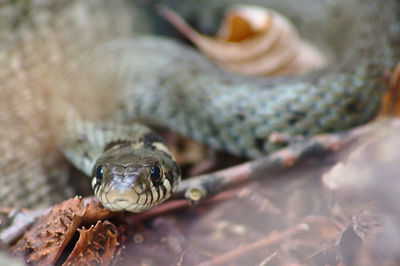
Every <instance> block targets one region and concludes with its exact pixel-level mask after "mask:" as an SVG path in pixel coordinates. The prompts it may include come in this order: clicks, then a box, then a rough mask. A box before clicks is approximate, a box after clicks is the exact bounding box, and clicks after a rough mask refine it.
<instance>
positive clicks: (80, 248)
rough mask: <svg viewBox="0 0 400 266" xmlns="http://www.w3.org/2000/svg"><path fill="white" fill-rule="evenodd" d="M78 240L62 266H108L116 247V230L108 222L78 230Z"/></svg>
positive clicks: (99, 222)
mask: <svg viewBox="0 0 400 266" xmlns="http://www.w3.org/2000/svg"><path fill="white" fill-rule="evenodd" d="M78 231H79V240H78V242H77V243H76V245H75V248H74V250H73V251H72V252H71V254H70V255H69V257H68V258H67V260H66V261H65V263H64V264H63V265H93V264H95V265H108V264H110V262H111V260H112V259H113V257H114V252H115V250H116V247H117V246H118V241H117V234H118V233H117V232H118V230H117V228H116V227H115V226H114V225H113V224H112V223H110V222H109V221H104V222H101V221H98V222H97V224H96V225H95V226H93V225H92V226H91V227H90V228H89V229H85V228H82V229H78Z"/></svg>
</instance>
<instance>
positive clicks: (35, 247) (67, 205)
mask: <svg viewBox="0 0 400 266" xmlns="http://www.w3.org/2000/svg"><path fill="white" fill-rule="evenodd" d="M115 214H117V213H113V212H111V211H109V210H107V209H105V208H104V207H102V206H101V204H100V203H99V202H98V201H97V200H96V199H95V198H94V197H90V198H87V199H86V200H85V199H83V198H80V197H75V198H72V199H68V200H66V201H64V202H62V203H60V204H58V205H56V206H54V207H53V209H52V210H51V211H49V212H48V213H47V212H45V214H43V215H42V217H41V218H40V219H39V220H38V221H37V222H36V223H35V224H34V225H33V227H32V228H31V229H29V230H28V231H27V232H25V233H24V235H23V237H22V238H21V239H20V241H19V242H18V243H17V244H16V245H15V246H14V247H13V248H12V250H13V252H14V254H15V255H17V256H21V257H23V258H24V260H25V262H27V263H29V264H42V265H49V264H54V263H56V262H57V260H58V258H59V257H60V255H61V253H62V252H63V251H64V249H65V247H66V246H67V244H69V242H70V240H71V238H72V236H73V235H74V234H75V232H76V230H78V231H79V232H80V238H79V240H78V242H77V243H76V245H75V247H74V249H73V251H72V253H71V254H70V255H69V257H68V259H67V261H66V265H72V264H73V265H76V264H84V265H90V264H93V263H97V264H99V263H101V264H102V265H107V264H109V263H110V261H111V259H113V257H118V256H119V254H120V251H121V250H120V249H121V248H119V249H118V250H116V246H117V245H118V243H117V232H118V230H117V228H116V227H115V226H114V225H113V224H111V223H110V222H108V221H106V222H98V221H99V220H101V219H106V218H110V217H113V216H115ZM96 222H97V224H96V226H92V227H90V229H88V230H86V229H85V228H83V229H81V230H80V229H78V228H79V227H81V226H82V225H87V224H93V223H96ZM121 241H123V238H122V237H121Z"/></svg>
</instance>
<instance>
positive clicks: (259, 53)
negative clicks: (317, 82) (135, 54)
mask: <svg viewBox="0 0 400 266" xmlns="http://www.w3.org/2000/svg"><path fill="white" fill-rule="evenodd" d="M160 12H161V14H162V15H163V16H164V17H165V18H166V19H167V20H168V21H169V22H171V23H172V24H173V25H174V26H175V27H176V28H177V29H178V30H179V31H180V32H181V33H182V34H183V35H185V36H186V37H187V38H188V39H190V40H191V41H192V42H193V43H194V44H195V45H196V46H197V47H198V48H199V49H200V50H201V51H202V52H203V53H204V54H205V55H206V56H208V57H209V58H210V59H211V60H213V61H214V62H215V63H217V64H218V65H220V66H221V67H223V68H226V69H228V70H231V71H233V72H237V73H241V74H244V75H250V76H269V75H287V74H300V73H305V72H308V71H311V70H315V69H318V68H321V67H322V66H324V65H325V64H326V58H325V57H324V56H323V55H322V54H321V53H320V52H319V51H318V50H317V49H316V48H315V47H314V46H312V45H311V44H309V43H307V42H305V41H303V40H302V39H301V38H300V36H299V34H298V32H297V30H296V29H295V28H294V26H293V25H292V24H291V23H290V22H289V21H288V20H287V19H286V18H285V17H284V16H282V15H281V14H279V13H277V12H275V11H273V10H270V9H267V8H261V7H257V6H244V5H243V6H242V5H240V6H234V7H232V8H231V9H229V10H228V11H227V13H226V15H225V19H224V22H223V25H222V26H221V29H220V31H219V35H218V36H216V37H209V36H205V35H202V34H200V33H198V32H197V31H195V30H194V29H193V28H191V27H190V26H189V25H188V24H187V23H186V22H185V21H184V20H183V19H182V18H181V17H179V15H178V14H176V13H175V12H174V11H172V10H170V9H168V8H165V7H162V8H161V10H160Z"/></svg>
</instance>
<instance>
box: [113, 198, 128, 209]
mask: <svg viewBox="0 0 400 266" xmlns="http://www.w3.org/2000/svg"><path fill="white" fill-rule="evenodd" d="M111 204H112V205H115V206H118V208H120V209H121V210H125V209H127V208H129V206H131V205H132V204H133V202H131V201H130V200H128V199H115V200H113V201H112V202H111Z"/></svg>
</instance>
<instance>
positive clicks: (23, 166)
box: [0, 0, 400, 212]
mask: <svg viewBox="0 0 400 266" xmlns="http://www.w3.org/2000/svg"><path fill="white" fill-rule="evenodd" d="M160 2H162V3H163V4H165V5H167V6H170V7H172V8H173V9H176V10H177V11H178V12H180V13H181V14H182V15H183V16H185V17H186V18H189V19H190V20H191V21H192V22H193V23H194V24H196V25H197V26H198V27H199V28H200V29H205V30H206V31H207V30H209V29H210V28H213V27H215V21H216V19H215V18H216V17H218V16H216V14H219V13H221V10H223V8H225V7H227V6H229V5H230V4H232V3H236V2H244V3H251V4H259V5H267V6H268V7H270V8H273V9H275V10H278V11H280V12H281V13H283V14H284V15H286V16H288V17H289V18H290V19H292V21H294V22H295V24H296V26H298V27H299V31H300V32H301V34H302V35H303V36H304V37H305V38H306V39H309V40H310V41H311V42H313V43H314V44H316V45H317V46H318V47H319V48H320V49H321V50H322V51H323V52H324V53H325V54H326V55H327V56H328V58H330V61H331V64H330V66H329V67H327V68H326V69H323V70H320V71H317V72H315V73H310V74H307V75H302V76H291V77H280V78H264V79H263V78H259V79H254V78H253V79H250V78H246V77H240V76H238V75H234V74H231V73H227V72H225V71H224V70H221V69H219V68H218V67H216V66H215V65H213V64H212V63H210V62H209V61H208V60H207V59H205V58H204V57H203V56H201V55H200V54H199V53H198V52H197V51H195V50H194V49H193V48H191V47H188V46H186V45H184V44H181V43H179V42H177V41H176V40H172V39H171V38H168V37H166V36H161V37H160V36H156V34H158V33H160V32H161V31H162V30H163V29H164V28H166V25H165V24H166V22H165V21H162V19H161V18H159V17H157V16H156V15H154V9H153V7H154V6H155V4H157V3H160ZM399 16H400V3H399V1H397V0H384V1H382V0H368V1H367V0H351V1H350V0H337V1H328V0H320V1H318V0H301V1H299V0H289V1H281V0H270V1H261V0H259V1H257V0H253V1H250V0H249V1H232V0H224V1H201V2H200V1H194V0H190V1H183V0H182V1H178V0H175V1H173V0H170V1H139V0H138V1H131V2H130V1H124V0H118V1H101V0H85V1H83V0H71V1H67V0H61V1H50V0H41V1H39V0H24V1H12V0H10V1H1V2H0V47H1V50H0V65H1V68H0V84H1V97H0V123H1V128H0V150H1V155H0V178H1V179H0V202H1V205H6V206H18V207H29V206H35V207H38V206H43V205H49V204H51V203H53V202H56V201H59V200H61V199H63V198H65V197H67V196H71V195H73V194H74V190H73V189H72V187H71V186H70V185H69V183H68V180H69V178H68V176H69V171H68V169H69V167H68V163H67V162H66V160H65V159H64V156H65V157H67V158H68V159H69V161H70V162H72V163H73V164H74V165H75V166H76V167H77V168H78V169H81V170H82V171H83V172H84V173H86V174H87V175H89V176H90V177H91V180H92V185H93V188H94V191H95V194H96V195H97V196H98V198H99V199H100V200H101V201H102V202H103V204H104V205H105V206H106V207H108V208H110V209H112V210H124V209H127V210H130V211H134V212H139V211H142V210H144V209H148V208H151V207H152V206H154V205H155V204H157V203H159V202H161V201H163V200H165V199H166V198H168V196H169V195H171V193H172V190H173V189H174V188H175V187H176V185H177V183H178V180H179V176H180V173H179V168H178V167H177V165H176V162H175V161H174V159H173V156H172V155H171V153H170V151H169V150H168V147H166V145H165V144H164V142H163V140H162V139H161V138H160V137H159V136H158V135H157V134H156V133H153V132H152V131H151V130H150V129H149V128H148V127H147V126H149V125H150V126H152V125H157V126H162V127H167V128H170V129H172V130H175V131H177V132H180V133H181V134H183V135H187V136H190V137H191V138H193V139H195V140H197V141H200V142H203V143H205V144H207V145H209V146H211V147H213V148H215V149H219V150H227V151H229V152H231V153H233V154H237V155H244V156H247V157H249V158H256V157H260V156H263V155H266V154H269V153H270V152H272V151H274V150H276V149H279V148H280V147H281V146H280V145H279V144H276V143H272V142H270V141H269V136H270V135H271V134H272V133H276V132H278V133H279V132H282V133H286V134H289V135H304V136H311V135H314V134H318V133H322V132H337V131H341V130H345V129H348V128H351V127H354V126H357V125H360V124H362V123H365V122H367V121H369V120H370V119H371V118H373V117H374V115H375V114H376V112H377V110H378V108H379V102H380V98H381V96H382V93H383V92H384V91H385V86H384V84H383V82H382V74H383V72H384V71H386V70H390V69H391V68H393V67H394V66H395V65H396V63H398V60H399V58H400V49H399V47H400V23H399ZM166 32H168V30H167V31H166ZM145 125H147V126H145ZM60 151H61V152H60Z"/></svg>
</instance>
